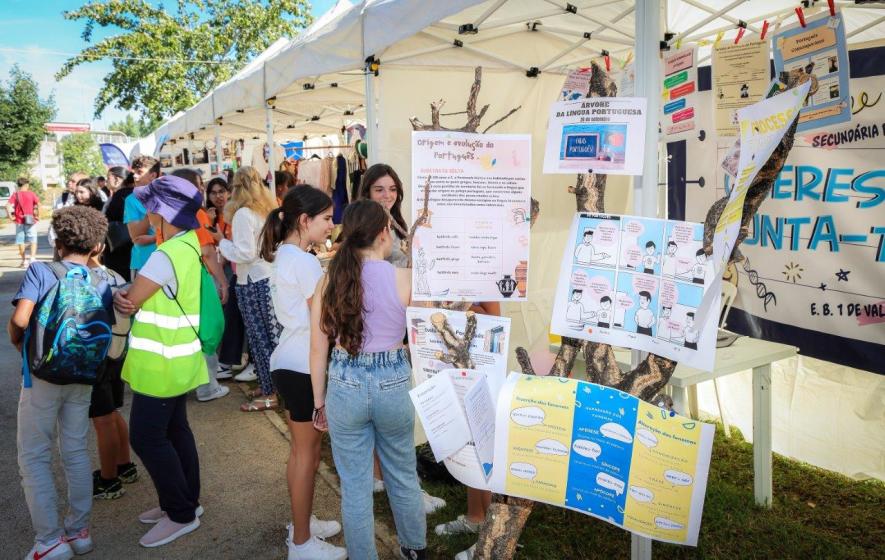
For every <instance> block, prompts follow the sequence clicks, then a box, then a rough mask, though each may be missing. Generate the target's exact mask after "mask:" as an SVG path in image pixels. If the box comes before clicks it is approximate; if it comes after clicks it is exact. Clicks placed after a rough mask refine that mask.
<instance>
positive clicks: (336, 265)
mask: <svg viewBox="0 0 885 560" xmlns="http://www.w3.org/2000/svg"><path fill="white" fill-rule="evenodd" d="M297 190H298V189H296V191H297ZM389 223H390V218H389V217H388V214H387V211H386V210H385V209H384V207H383V206H381V205H380V204H378V203H377V202H375V201H372V200H358V201H356V202H353V203H351V204H349V205H348V206H347V209H346V210H345V211H344V218H343V228H342V236H343V237H344V241H343V242H342V243H341V246H340V247H339V248H338V252H337V253H336V254H335V256H334V257H333V258H332V262H331V263H329V272H328V274H327V276H328V278H327V282H326V289H325V291H324V292H323V310H322V316H321V317H320V326H321V328H322V329H323V332H325V333H326V335H327V336H328V337H329V339H330V340H336V339H337V340H338V343H339V344H340V345H341V347H342V348H344V349H345V350H347V353H348V354H350V355H351V356H355V355H356V354H358V353H359V351H360V348H361V347H362V345H363V284H362V273H363V266H362V265H363V263H362V258H361V257H360V253H359V252H360V251H362V250H364V249H368V248H369V247H371V246H372V244H373V243H375V239H376V238H377V237H378V236H379V235H381V232H382V231H384V229H385V228H387V227H388V224H389Z"/></svg>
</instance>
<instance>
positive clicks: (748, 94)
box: [711, 41, 771, 137]
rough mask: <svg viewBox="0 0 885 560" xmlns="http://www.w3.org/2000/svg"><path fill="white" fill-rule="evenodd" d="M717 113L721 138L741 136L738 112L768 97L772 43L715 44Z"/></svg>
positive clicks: (714, 82)
mask: <svg viewBox="0 0 885 560" xmlns="http://www.w3.org/2000/svg"><path fill="white" fill-rule="evenodd" d="M712 57H713V58H712V72H711V74H712V80H713V91H714V95H713V111H714V113H715V115H716V133H717V134H718V135H719V136H732V137H735V136H738V134H739V132H740V127H739V126H738V117H737V109H740V108H742V107H746V106H748V105H752V104H753V103H756V102H757V101H760V100H761V99H763V98H764V97H765V94H766V92H767V91H768V84H769V83H770V82H771V69H770V68H769V60H768V59H769V52H768V41H745V42H743V43H738V44H736V45H735V44H734V43H725V42H723V43H721V44H719V45H713V52H712Z"/></svg>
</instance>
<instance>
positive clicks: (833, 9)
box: [827, 0, 836, 17]
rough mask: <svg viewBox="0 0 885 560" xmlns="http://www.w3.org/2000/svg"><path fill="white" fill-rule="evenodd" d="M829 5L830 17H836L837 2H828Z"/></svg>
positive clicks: (829, 0)
mask: <svg viewBox="0 0 885 560" xmlns="http://www.w3.org/2000/svg"><path fill="white" fill-rule="evenodd" d="M827 4H828V5H829V6H830V15H831V16H833V17H836V2H834V1H833V0H827Z"/></svg>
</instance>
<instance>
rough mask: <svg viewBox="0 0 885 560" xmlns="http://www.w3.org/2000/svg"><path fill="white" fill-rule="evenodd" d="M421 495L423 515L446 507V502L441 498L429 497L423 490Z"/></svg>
mask: <svg viewBox="0 0 885 560" xmlns="http://www.w3.org/2000/svg"><path fill="white" fill-rule="evenodd" d="M421 495H422V496H423V497H424V513H425V514H427V515H430V514H431V513H433V512H435V511H437V510H440V509H442V508H444V507H446V501H445V500H443V499H442V498H437V497H436V496H431V495H430V494H428V493H427V492H426V491H424V490H421Z"/></svg>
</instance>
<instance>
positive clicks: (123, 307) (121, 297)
mask: <svg viewBox="0 0 885 560" xmlns="http://www.w3.org/2000/svg"><path fill="white" fill-rule="evenodd" d="M128 295H129V291H128V290H118V291H117V293H116V294H114V309H116V310H117V311H119V312H120V314H122V315H126V316H127V317H128V316H129V315H132V314H133V313H135V312H136V311H138V308H137V307H135V305H133V303H132V302H131V301H129V300H128V299H127V298H126V296H128Z"/></svg>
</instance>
